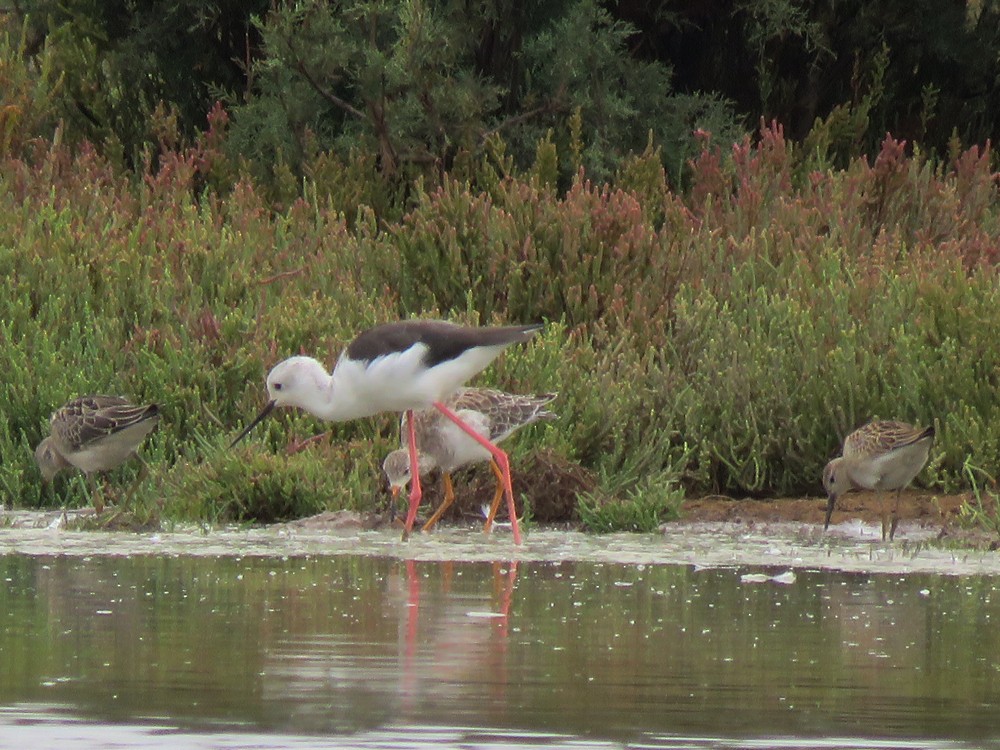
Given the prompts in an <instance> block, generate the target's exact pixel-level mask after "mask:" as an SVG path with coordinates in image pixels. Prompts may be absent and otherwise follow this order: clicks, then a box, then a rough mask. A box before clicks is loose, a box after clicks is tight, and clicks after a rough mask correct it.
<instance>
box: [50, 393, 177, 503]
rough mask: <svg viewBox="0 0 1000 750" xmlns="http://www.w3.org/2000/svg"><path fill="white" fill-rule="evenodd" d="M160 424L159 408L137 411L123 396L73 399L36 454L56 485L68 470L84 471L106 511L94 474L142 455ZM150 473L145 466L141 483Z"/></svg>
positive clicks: (53, 421)
mask: <svg viewBox="0 0 1000 750" xmlns="http://www.w3.org/2000/svg"><path fill="white" fill-rule="evenodd" d="M159 421H160V416H159V408H158V407H157V405H156V404H146V405H144V406H136V405H135V404H133V403H131V402H130V401H129V400H128V399H126V398H122V397H121V396H101V395H94V396H81V397H80V398H76V399H73V400H72V401H70V402H69V403H67V404H66V405H65V406H62V407H60V408H59V409H56V411H54V412H53V413H52V417H51V418H50V420H49V423H50V425H51V434H50V435H49V436H48V437H47V438H45V439H44V440H42V442H40V443H39V444H38V447H37V448H36V449H35V461H36V462H37V463H38V468H39V469H40V470H41V472H42V479H43V480H44V481H46V482H51V481H52V479H53V478H54V477H55V475H56V474H58V473H59V472H60V471H61V470H63V469H69V468H77V469H79V470H80V471H82V472H83V473H84V475H85V476H86V478H87V481H88V483H90V485H91V495H92V497H94V501H95V505H96V507H97V510H98V511H101V510H102V509H103V503H101V502H100V500H98V499H97V496H96V493H95V491H94V489H95V488H94V486H93V478H94V474H96V473H97V472H101V471H110V470H111V469H114V468H116V467H117V466H119V465H121V464H122V463H124V462H125V461H126V460H127V459H128V458H130V457H131V456H137V455H138V454H137V453H136V451H137V449H138V448H139V445H140V444H141V443H142V441H143V440H144V439H145V438H146V436H147V435H148V434H149V433H150V432H152V431H153V429H154V428H155V427H156V425H157V423H158V422H159ZM140 460H141V459H140ZM145 469H146V467H145V464H143V473H142V474H140V477H139V478H140V479H141V478H142V476H143V474H144V473H145ZM133 489H134V486H133Z"/></svg>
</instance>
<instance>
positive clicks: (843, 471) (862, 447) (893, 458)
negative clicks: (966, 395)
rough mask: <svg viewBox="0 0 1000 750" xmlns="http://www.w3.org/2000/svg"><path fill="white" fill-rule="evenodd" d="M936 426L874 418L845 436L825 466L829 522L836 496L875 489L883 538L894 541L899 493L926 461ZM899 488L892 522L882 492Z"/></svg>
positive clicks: (827, 517)
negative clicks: (840, 449)
mask: <svg viewBox="0 0 1000 750" xmlns="http://www.w3.org/2000/svg"><path fill="white" fill-rule="evenodd" d="M933 441H934V427H933V426H931V427H914V426H913V425H910V424H906V423H905V422H894V421H875V422H869V423H868V424H866V425H864V426H863V427H859V428H858V429H857V430H855V431H854V432H852V433H851V434H850V435H848V436H847V437H846V438H844V449H843V452H842V455H841V456H840V457H839V458H835V459H833V460H832V461H830V463H828V464H827V465H826V468H825V469H823V487H824V489H825V490H826V493H827V506H826V523H825V525H824V527H823V528H829V526H830V516H831V515H832V514H833V508H834V505H835V503H836V502H837V498H838V497H840V496H841V495H842V494H844V493H845V492H849V491H850V490H853V489H865V490H875V491H876V492H878V496H879V507H880V510H881V515H882V538H883V539H885V538H886V536H887V534H888V538H889V539H890V540H891V539H892V538H893V537H894V536H895V534H896V526H897V524H898V522H899V517H898V516H899V496H900V494H901V493H902V491H903V488H904V487H906V485H908V484H909V483H910V482H911V481H913V478H914V477H915V476H916V475H917V474H919V473H920V470H921V469H922V468H924V465H925V464H926V463H927V457H928V455H929V454H930V448H931V443H932V442H933ZM884 490H896V503H895V505H894V506H893V510H892V520H891V522H890V521H889V519H888V518H887V516H886V513H885V508H884V507H883V506H882V492H883V491H884Z"/></svg>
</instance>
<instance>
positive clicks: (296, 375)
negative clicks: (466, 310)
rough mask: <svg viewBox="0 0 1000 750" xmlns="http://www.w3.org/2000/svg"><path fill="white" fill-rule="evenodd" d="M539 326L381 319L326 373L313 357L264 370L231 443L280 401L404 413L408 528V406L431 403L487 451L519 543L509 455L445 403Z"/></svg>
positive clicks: (314, 409) (414, 489) (326, 411)
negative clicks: (258, 398) (262, 391)
mask: <svg viewBox="0 0 1000 750" xmlns="http://www.w3.org/2000/svg"><path fill="white" fill-rule="evenodd" d="M541 328H542V326H541V325H540V324H534V325H521V326H486V327H475V326H461V325H456V324H454V323H449V322H446V321H442V320H406V321H400V322H394V323H385V324H383V325H380V326H376V327H375V328H371V329H369V330H367V331H365V332H363V333H361V334H360V335H359V336H358V337H357V338H355V339H354V341H352V342H351V343H350V344H349V345H348V346H347V348H346V349H345V350H344V351H343V352H342V353H341V355H340V357H339V359H338V360H337V364H336V365H335V366H334V368H333V372H327V370H326V368H325V367H324V366H323V365H322V364H321V363H319V362H318V361H316V360H315V359H313V358H312V357H303V356H296V357H290V358H289V359H286V360H284V361H282V362H279V363H278V364H277V365H275V366H274V368H273V369H272V370H271V372H270V373H268V376H267V393H268V399H269V400H268V403H267V404H266V405H265V406H264V409H263V410H262V411H261V413H260V414H259V415H258V416H257V417H256V419H254V420H253V421H252V422H251V423H250V424H249V425H248V426H247V428H246V429H245V430H243V432H241V433H240V434H239V436H238V437H237V438H236V439H235V440H233V443H232V444H233V445H236V443H238V442H239V441H240V440H242V439H243V437H244V436H246V435H247V434H248V433H249V432H250V430H252V429H253V428H254V426H256V425H257V424H258V423H259V422H260V421H261V420H262V419H264V417H266V416H267V415H268V414H269V413H270V412H271V410H272V409H274V408H275V407H279V406H295V407H298V408H300V409H303V410H305V411H307V412H309V413H310V414H312V415H314V416H316V417H319V418H320V419H324V420H328V421H332V422H342V421H347V420H350V419H358V418H360V417H367V416H371V415H374V414H378V413H380V412H386V411H394V412H404V413H405V414H406V420H407V431H408V432H409V435H410V451H409V452H410V464H411V467H412V469H413V472H412V473H413V477H414V479H413V482H412V483H411V487H410V508H409V512H408V514H407V518H406V532H405V533H407V534H408V533H409V531H410V530H411V529H412V528H413V521H414V519H415V518H416V515H417V507H418V506H419V504H420V498H421V495H422V493H421V489H420V478H419V472H418V470H417V466H418V459H417V442H416V439H415V438H414V437H413V420H412V414H413V411H414V410H420V409H429V408H435V409H437V410H438V411H440V412H441V413H442V414H443V415H444V416H445V417H446V418H447V419H449V420H451V421H452V422H454V423H455V424H456V425H458V426H459V428H460V429H462V430H464V431H465V432H466V433H467V434H469V435H470V436H471V437H472V439H473V440H475V441H477V442H478V443H479V444H480V445H482V446H483V447H484V448H485V449H486V450H487V451H489V453H490V455H491V456H492V457H493V459H494V460H495V461H496V462H497V465H498V466H499V467H500V470H501V473H502V474H503V477H504V479H503V484H504V493H505V495H506V496H507V505H508V508H509V510H510V514H511V518H512V519H514V525H513V528H512V530H513V533H514V541H515V542H517V543H520V541H521V534H520V531H519V530H518V527H517V520H516V515H515V511H514V495H513V490H512V489H511V481H510V465H509V462H508V460H507V454H506V453H504V452H503V451H502V450H501V449H500V448H498V447H497V446H496V445H494V444H493V443H492V442H490V441H489V440H486V439H485V438H483V437H482V436H481V435H479V434H478V433H477V432H476V431H475V430H474V429H473V428H471V427H470V426H468V425H467V424H466V423H465V422H464V421H463V420H462V419H461V418H460V417H458V416H457V415H456V414H455V413H454V412H453V411H452V410H451V409H449V408H448V407H447V406H446V405H445V403H444V401H445V399H446V398H447V397H448V396H450V395H451V394H453V393H454V392H455V391H456V390H458V389H459V388H460V387H461V386H463V385H464V384H465V383H466V381H468V380H469V379H470V378H472V377H473V376H474V375H476V374H477V373H479V372H480V371H482V370H484V369H485V368H486V367H487V366H488V365H489V364H490V363H491V362H492V361H493V360H494V359H496V358H497V357H498V356H499V355H500V353H501V352H502V351H503V350H504V349H506V348H507V347H508V346H511V345H512V344H517V343H521V342H524V341H527V340H528V339H530V338H531V337H532V336H534V334H535V333H537V332H538V331H539V330H540V329H541Z"/></svg>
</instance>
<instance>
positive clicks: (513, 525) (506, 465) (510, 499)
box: [434, 401, 521, 544]
mask: <svg viewBox="0 0 1000 750" xmlns="http://www.w3.org/2000/svg"><path fill="white" fill-rule="evenodd" d="M434 407H435V408H436V409H437V410H438V411H439V412H441V413H442V414H444V415H445V416H446V417H448V419H450V420H451V421H452V422H454V423H455V424H457V425H458V426H459V428H460V429H461V430H462V431H463V432H464V433H465V434H466V435H468V436H469V437H471V438H472V439H473V440H475V441H476V442H477V443H479V444H480V445H481V446H483V447H484V448H485V449H486V450H488V451H489V452H490V454H491V455H492V456H493V460H494V461H496V462H497V466H499V467H500V471H501V473H502V474H503V490H504V494H506V495H507V510H508V511H509V512H510V530H511V531H512V532H513V533H514V544H520V543H521V530H520V529H519V528H518V526H517V510H516V509H515V508H514V489H513V487H512V486H511V481H510V461H508V460H507V454H506V453H504V452H503V451H502V450H500V449H499V448H497V447H496V446H495V445H493V443H491V442H490V441H489V440H487V439H486V438H484V437H483V436H482V435H480V434H479V433H478V432H476V431H475V430H474V429H472V428H471V427H469V425H467V424H466V423H465V422H463V421H462V420H461V419H459V418H458V415H457V414H455V412H453V411H452V410H451V409H449V408H448V407H447V406H445V405H444V404H442V403H441V402H440V401H435V402H434Z"/></svg>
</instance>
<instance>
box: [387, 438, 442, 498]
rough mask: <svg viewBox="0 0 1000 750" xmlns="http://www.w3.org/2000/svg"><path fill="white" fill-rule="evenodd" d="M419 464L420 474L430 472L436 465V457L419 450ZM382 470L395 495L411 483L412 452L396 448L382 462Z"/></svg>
mask: <svg viewBox="0 0 1000 750" xmlns="http://www.w3.org/2000/svg"><path fill="white" fill-rule="evenodd" d="M417 466H418V470H419V471H420V476H423V475H424V474H427V473H429V472H430V471H431V470H432V469H433V468H434V466H435V464H434V459H432V458H431V457H430V456H428V455H427V454H426V453H420V452H419V451H418V452H417ZM382 471H384V472H385V478H386V479H388V480H389V489H390V490H391V491H392V496H393V497H395V496H396V495H398V494H399V491H400V490H401V489H403V487H405V486H406V485H408V484H409V483H410V453H409V451H407V450H406V449H404V448H400V449H399V450H394V451H393V452H392V453H390V454H389V455H388V456H386V457H385V460H384V461H383V462H382Z"/></svg>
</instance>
